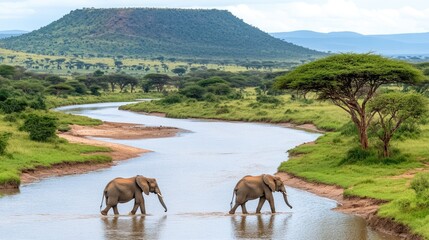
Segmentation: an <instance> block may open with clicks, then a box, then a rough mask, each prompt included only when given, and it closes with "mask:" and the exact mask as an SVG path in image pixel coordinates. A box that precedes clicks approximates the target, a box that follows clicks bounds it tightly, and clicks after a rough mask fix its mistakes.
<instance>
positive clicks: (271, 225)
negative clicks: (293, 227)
mask: <svg viewBox="0 0 429 240" xmlns="http://www.w3.org/2000/svg"><path fill="white" fill-rule="evenodd" d="M289 217H290V216H289V215H275V214H270V215H261V214H257V215H241V216H234V217H231V224H232V228H233V230H234V236H235V238H238V239H240V238H245V239H249V238H256V239H260V238H266V239H273V238H276V236H279V237H280V236H285V234H286V229H287V221H288V219H289ZM276 218H277V221H275V219H276Z"/></svg>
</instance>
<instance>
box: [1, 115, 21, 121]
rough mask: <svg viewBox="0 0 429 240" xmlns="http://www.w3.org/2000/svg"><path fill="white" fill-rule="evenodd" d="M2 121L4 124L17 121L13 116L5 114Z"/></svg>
mask: <svg viewBox="0 0 429 240" xmlns="http://www.w3.org/2000/svg"><path fill="white" fill-rule="evenodd" d="M3 120H4V121H6V122H16V121H17V120H18V119H17V118H16V116H15V115H14V114H7V115H5V116H4V117H3Z"/></svg>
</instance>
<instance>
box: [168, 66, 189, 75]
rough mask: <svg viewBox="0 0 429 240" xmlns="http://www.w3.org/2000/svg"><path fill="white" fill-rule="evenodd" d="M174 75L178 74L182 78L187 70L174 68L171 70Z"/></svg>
mask: <svg viewBox="0 0 429 240" xmlns="http://www.w3.org/2000/svg"><path fill="white" fill-rule="evenodd" d="M171 71H172V72H173V73H175V74H177V75H178V76H182V75H183V74H185V73H186V68H183V67H177V68H173V70H171Z"/></svg>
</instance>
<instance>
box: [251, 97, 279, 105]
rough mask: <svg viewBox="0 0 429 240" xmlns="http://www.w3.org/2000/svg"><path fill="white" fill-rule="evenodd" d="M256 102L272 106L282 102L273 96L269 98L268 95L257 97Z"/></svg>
mask: <svg viewBox="0 0 429 240" xmlns="http://www.w3.org/2000/svg"><path fill="white" fill-rule="evenodd" d="M256 101H258V102H260V103H272V104H276V105H277V104H280V103H281V101H280V100H279V99H278V98H276V97H273V96H267V95H259V96H257V97H256Z"/></svg>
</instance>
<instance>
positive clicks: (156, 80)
mask: <svg viewBox="0 0 429 240" xmlns="http://www.w3.org/2000/svg"><path fill="white" fill-rule="evenodd" d="M144 79H146V80H147V81H148V83H149V85H150V86H155V88H156V90H157V91H158V92H162V90H164V86H165V85H166V84H167V83H168V82H169V81H170V80H171V78H170V77H169V76H168V75H165V74H159V73H150V74H147V75H146V76H144Z"/></svg>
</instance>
